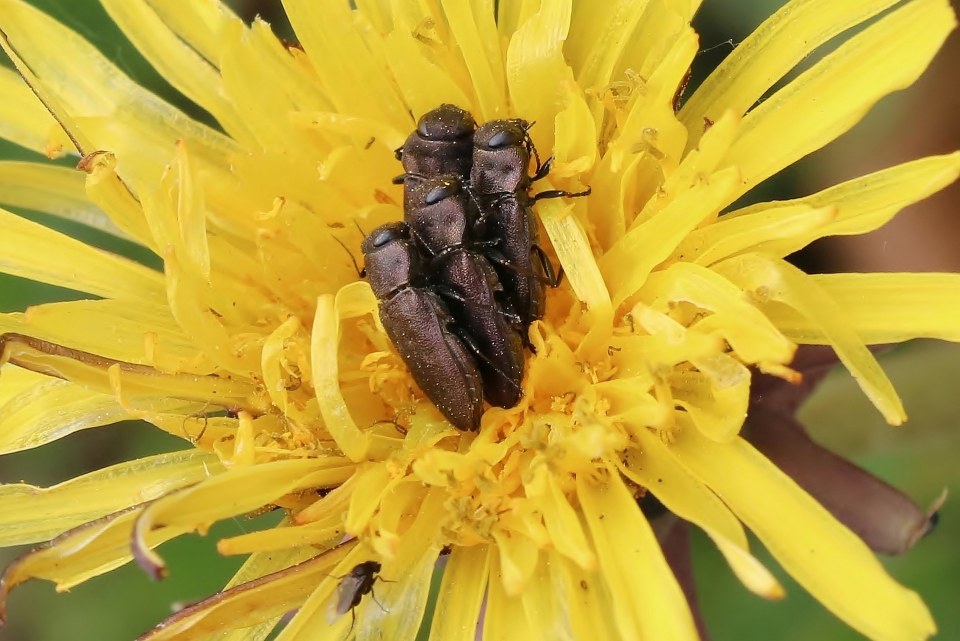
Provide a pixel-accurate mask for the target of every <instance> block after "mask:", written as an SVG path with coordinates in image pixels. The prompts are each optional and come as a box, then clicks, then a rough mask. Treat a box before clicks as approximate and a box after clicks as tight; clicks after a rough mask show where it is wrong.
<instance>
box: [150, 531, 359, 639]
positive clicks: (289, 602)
mask: <svg viewBox="0 0 960 641" xmlns="http://www.w3.org/2000/svg"><path fill="white" fill-rule="evenodd" d="M356 549H357V546H356V543H355V542H352V541H351V542H348V543H344V544H343V545H340V546H337V547H336V548H334V549H332V550H330V551H328V552H326V553H324V554H321V555H319V556H315V557H314V558H311V559H308V560H300V561H299V562H298V559H299V558H300V557H302V556H303V555H305V554H309V553H310V551H309V549H307V550H304V549H302V548H298V549H295V550H292V551H291V552H286V553H279V554H276V553H272V554H270V555H260V556H259V557H258V556H256V555H255V556H253V557H251V558H250V560H248V561H247V563H246V564H244V566H243V568H241V570H240V575H241V576H243V575H244V574H247V573H249V575H251V576H250V580H249V581H248V582H243V583H239V584H236V583H234V582H231V586H230V588H232V589H227V590H224V591H223V592H220V593H218V594H215V595H213V596H212V597H210V598H208V599H204V600H203V601H200V602H199V603H195V604H193V605H191V606H189V607H186V608H184V609H183V610H181V611H180V612H178V613H176V614H175V615H173V616H172V617H169V618H168V619H167V620H166V621H164V622H163V623H161V624H160V625H158V626H157V627H155V628H154V629H153V630H151V631H150V632H148V633H147V634H145V635H143V636H142V637H140V639H139V641H173V640H176V641H193V640H199V639H206V635H214V634H218V633H223V631H224V630H229V629H231V628H245V627H246V626H252V625H257V624H260V623H262V622H264V621H267V622H271V621H273V620H276V619H278V618H279V617H281V616H283V615H284V614H286V613H287V612H290V611H291V610H295V609H296V608H297V607H298V606H300V605H301V604H303V603H304V601H305V600H308V597H310V599H313V598H314V597H318V598H317V600H319V601H320V602H321V603H322V602H323V599H324V598H325V597H327V596H329V594H330V592H332V591H333V589H334V588H335V587H336V582H335V581H334V580H331V579H330V575H331V573H335V572H336V571H337V570H336V569H335V568H338V567H339V568H341V569H342V570H343V572H347V571H349V569H350V567H352V566H350V565H347V563H349V560H348V559H350V558H351V556H350V552H352V551H354V550H356ZM338 564H339V565H338ZM344 566H346V567H344ZM244 578H246V577H244ZM318 585H321V586H327V587H326V590H325V594H323V593H321V594H319V595H318V592H320V591H319V590H317V586H318ZM265 627H266V626H265ZM269 627H270V628H272V627H273V624H269ZM241 631H242V630H236V631H234V632H231V633H227V635H226V636H224V637H223V638H224V639H230V640H231V641H233V639H234V638H235V636H236V635H238V634H239V633H240V632H241ZM232 635H233V636H232ZM217 638H218V639H219V638H220V637H219V636H217ZM239 638H240V639H244V638H245V637H243V636H240V637H239Z"/></svg>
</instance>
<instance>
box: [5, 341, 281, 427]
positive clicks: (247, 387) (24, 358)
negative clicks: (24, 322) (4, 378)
mask: <svg viewBox="0 0 960 641" xmlns="http://www.w3.org/2000/svg"><path fill="white" fill-rule="evenodd" d="M0 357H2V358H0V361H2V360H3V359H6V361H7V362H10V363H13V364H14V365H18V366H20V367H23V368H25V369H30V370H33V371H35V372H42V373H44V374H46V375H48V376H53V377H56V378H62V379H65V380H68V381H73V382H77V383H80V384H82V385H83V386H84V387H86V388H88V389H90V390H94V391H98V392H101V393H106V394H112V395H114V396H115V398H116V399H117V401H118V402H119V404H120V405H121V406H123V407H124V408H125V409H126V410H127V411H128V412H133V411H134V409H135V408H134V404H136V403H141V402H142V403H146V405H147V406H146V407H143V408H141V409H154V410H156V409H159V408H158V407H156V404H157V402H158V400H157V399H160V401H159V402H160V404H161V405H162V404H164V403H165V402H167V401H169V399H171V398H173V399H181V400H183V401H197V402H199V403H200V404H203V405H210V404H216V405H219V406H221V407H237V408H242V409H250V410H252V411H253V413H255V414H258V415H259V414H263V413H265V411H266V408H265V407H264V404H263V402H262V399H260V398H258V397H259V394H258V392H257V390H256V388H255V386H254V385H253V384H252V383H251V382H249V381H245V380H242V379H233V380H231V379H227V378H225V377H224V378H222V377H218V376H196V375H192V374H164V373H162V372H160V371H158V370H156V369H154V368H152V367H147V366H144V365H137V364H134V363H126V362H123V361H116V360H112V359H109V358H104V357H102V356H99V355H97V354H91V353H89V352H82V351H79V350H75V349H71V348H67V347H64V346H62V345H57V344H56V343H50V342H48V341H44V340H41V339H36V338H33V337H31V336H26V335H23V334H0Z"/></svg>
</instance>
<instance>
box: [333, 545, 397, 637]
mask: <svg viewBox="0 0 960 641" xmlns="http://www.w3.org/2000/svg"><path fill="white" fill-rule="evenodd" d="M379 572H380V563H379V562H378V561H364V562H363V563H359V564H357V565H355V566H353V569H352V570H350V571H349V572H347V574H346V575H345V576H343V577H342V578H341V579H340V583H338V584H337V591H336V600H335V601H332V602H331V603H330V608H329V610H328V611H327V621H328V622H329V623H333V622H334V621H336V620H337V618H339V617H341V616H343V615H344V614H346V613H347V612H350V615H351V616H352V617H354V619H353V621H351V623H350V628H351V629H353V624H354V623H355V622H356V616H357V615H356V614H355V613H354V611H353V609H354V608H355V607H357V606H358V605H360V601H361V600H362V599H363V597H364V595H365V594H367V593H371V594H372V593H373V584H374V583H376V582H377V579H379V578H380V577H379V576H377V574H378V573H379ZM381 580H382V579H381ZM374 598H376V597H374ZM381 607H383V606H381Z"/></svg>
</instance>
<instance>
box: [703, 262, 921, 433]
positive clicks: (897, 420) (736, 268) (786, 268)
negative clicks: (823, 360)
mask: <svg viewBox="0 0 960 641" xmlns="http://www.w3.org/2000/svg"><path fill="white" fill-rule="evenodd" d="M715 269H716V270H717V271H718V272H720V273H721V274H724V275H726V276H727V277H728V278H729V279H730V280H732V281H733V282H735V283H737V284H739V285H740V286H741V287H743V288H744V289H745V290H747V291H750V292H751V293H752V295H753V296H754V297H755V298H756V299H758V300H759V301H761V302H766V301H770V300H774V301H779V302H781V303H785V304H787V305H789V306H790V307H793V308H794V309H796V310H797V311H798V312H800V313H801V314H803V315H804V316H807V317H808V318H809V319H810V320H811V321H812V322H813V323H814V324H815V325H817V326H819V327H820V329H821V330H822V331H823V333H824V334H825V335H826V336H827V338H828V339H829V341H830V344H831V345H833V347H834V349H835V350H836V351H837V356H838V357H839V358H840V361H841V362H842V363H843V364H844V365H845V366H846V368H847V369H848V370H850V373H851V374H853V377H854V378H855V379H856V380H857V383H858V384H859V385H860V388H861V389H862V390H863V391H864V393H865V394H866V395H867V397H868V398H869V399H870V401H871V402H872V403H873V404H874V405H875V406H876V408H877V409H878V410H880V412H881V413H882V414H883V417H884V418H885V419H886V420H887V422H888V423H890V424H891V425H900V424H901V423H902V422H903V421H905V420H906V413H905V412H904V409H903V404H902V403H901V401H900V397H899V396H897V392H896V390H894V388H893V384H892V383H891V382H890V379H888V378H887V375H886V374H884V372H883V370H882V369H881V368H880V365H879V364H878V363H877V360H876V359H875V358H874V357H873V354H871V353H870V350H868V349H867V348H866V346H864V343H863V340H862V339H861V338H860V337H859V335H858V334H857V332H856V329H855V328H854V327H853V326H852V325H851V324H850V322H849V320H848V319H847V317H846V314H845V312H844V310H843V306H842V305H841V303H840V301H839V300H837V299H834V298H832V297H831V296H830V295H829V294H828V293H827V292H825V291H824V290H823V289H822V288H820V287H818V286H817V283H816V281H814V280H813V279H811V278H810V277H808V276H807V275H806V274H804V273H803V272H801V271H800V270H799V269H797V268H796V267H793V266H792V265H789V264H788V263H786V262H784V261H782V260H779V259H773V258H767V257H764V256H761V255H759V254H745V255H744V256H740V257H737V258H731V259H729V260H726V261H724V262H722V263H720V264H718V265H717V266H716V267H715Z"/></svg>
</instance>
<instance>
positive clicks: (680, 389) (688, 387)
mask: <svg viewBox="0 0 960 641" xmlns="http://www.w3.org/2000/svg"><path fill="white" fill-rule="evenodd" d="M693 365H694V366H696V367H697V370H685V371H684V370H674V371H673V372H672V373H671V374H670V375H669V377H668V382H669V384H670V391H671V396H672V397H673V401H674V402H675V403H676V404H677V405H678V406H679V407H682V408H684V409H685V410H686V411H687V413H688V414H689V415H690V418H691V420H693V422H694V424H695V425H696V426H697V429H699V430H700V431H701V432H703V434H704V435H705V436H707V437H708V438H711V439H713V440H716V441H720V442H723V441H727V440H730V439H731V438H733V437H734V436H736V434H737V433H738V432H739V431H740V427H741V426H742V425H743V420H744V419H745V418H746V416H747V404H748V403H749V400H750V371H749V370H748V369H747V368H746V367H744V366H743V365H742V364H741V363H740V362H739V361H737V360H736V359H734V358H731V357H729V356H727V355H726V354H714V355H711V356H710V357H704V358H699V359H696V360H695V361H694V362H693Z"/></svg>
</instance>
